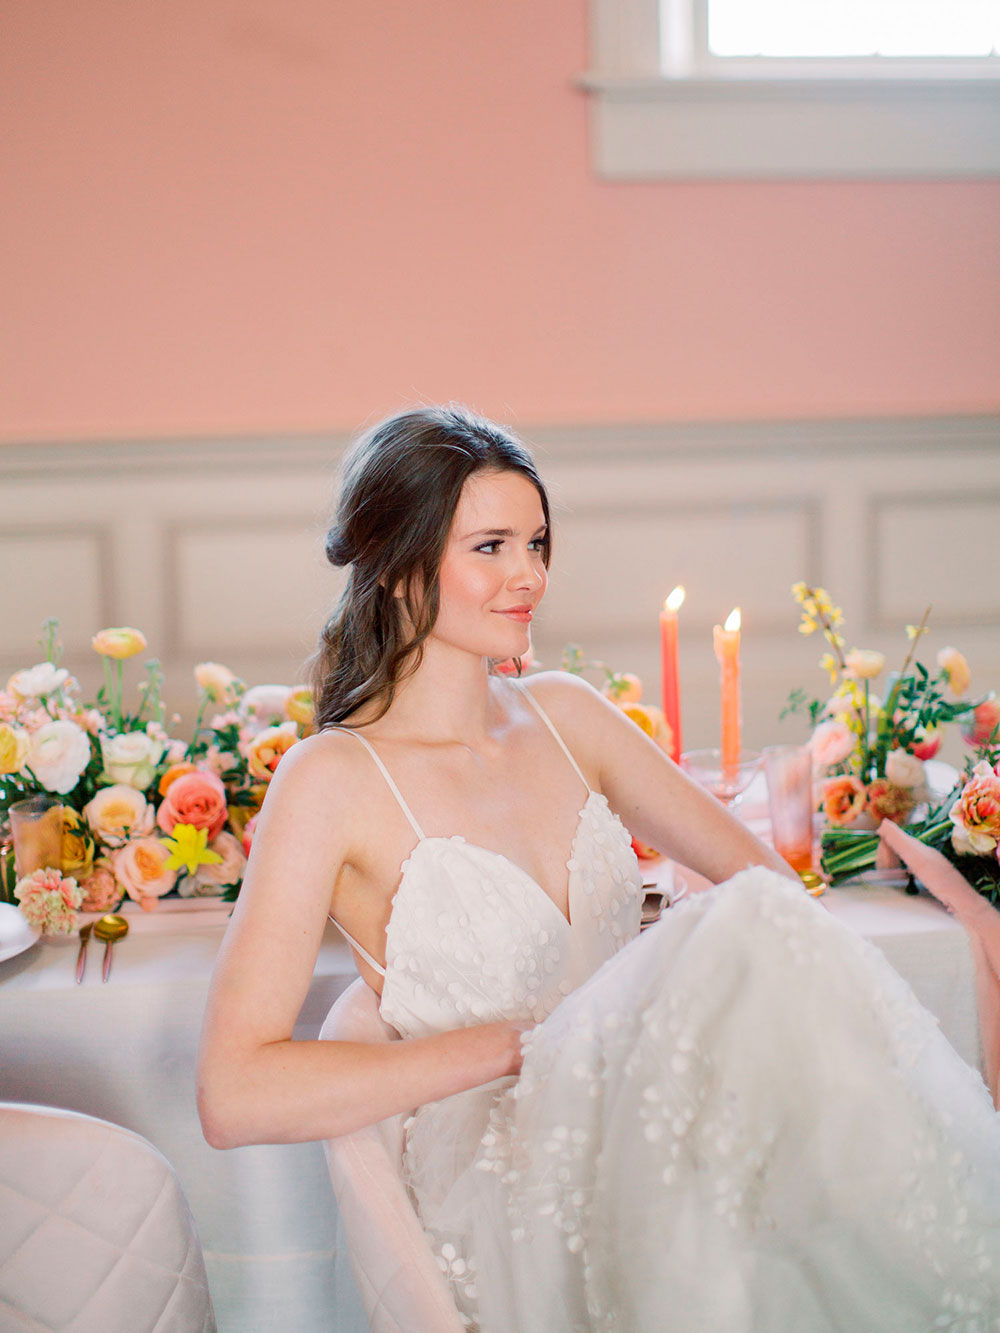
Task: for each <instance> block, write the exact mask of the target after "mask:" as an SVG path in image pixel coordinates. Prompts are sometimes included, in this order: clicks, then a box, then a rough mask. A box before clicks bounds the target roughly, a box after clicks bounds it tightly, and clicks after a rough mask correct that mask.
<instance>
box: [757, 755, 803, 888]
mask: <svg viewBox="0 0 1000 1333" xmlns="http://www.w3.org/2000/svg"><path fill="white" fill-rule="evenodd" d="M764 772H765V774H766V775H767V803H768V807H769V808H770V812H771V837H772V840H773V842H774V850H775V851H776V852H777V853H778V855H779V856H783V857H784V858H785V860H786V861H787V862H788V864H789V865H790V866H791V867H792V869H793V870H797V871H799V872H800V873H801V872H802V871H804V870H811V869H812V864H813V787H812V752H811V750H810V749H809V746H808V745H771V746H768V747H767V749H765V751H764Z"/></svg>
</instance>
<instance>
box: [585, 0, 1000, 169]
mask: <svg viewBox="0 0 1000 1333" xmlns="http://www.w3.org/2000/svg"><path fill="white" fill-rule="evenodd" d="M706 5H707V0H663V3H661V0H590V69H589V71H588V72H587V73H585V74H584V75H582V76H581V78H580V79H579V86H580V87H581V88H583V89H584V91H585V92H586V93H587V95H588V97H589V101H590V117H591V156H592V161H593V165H594V167H595V169H596V171H597V173H598V175H600V176H601V177H602V178H604V179H608V180H653V179H824V178H861V179H864V178H876V179H892V178H897V179H899V178H927V177H934V178H944V179H967V178H975V177H996V176H1000V60H998V59H997V58H996V57H992V58H976V57H955V58H947V59H940V58H926V59H925V58H911V57H885V56H881V57H880V56H870V57H859V58H851V59H849V60H848V59H845V60H844V61H843V62H841V61H839V60H838V61H837V62H836V63H833V62H831V61H828V60H822V59H790V58H786V57H769V56H768V57H760V56H758V57H749V58H736V57H711V56H709V57H708V58H707V59H706V58H705V55H704V51H705V49H706V48H707V41H706V40H705V37H706V32H705V28H706V23H707V17H706V16H707V7H706ZM698 25H700V28H699V27H698ZM699 35H700V39H701V40H700V42H699V40H698V38H699ZM699 52H701V53H702V54H699ZM887 62H891V63H887Z"/></svg>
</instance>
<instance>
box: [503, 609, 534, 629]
mask: <svg viewBox="0 0 1000 1333" xmlns="http://www.w3.org/2000/svg"><path fill="white" fill-rule="evenodd" d="M496 614H497V615H498V616H506V617H507V619H508V620H518V621H520V622H521V623H522V624H524V625H527V624H528V623H529V622H530V620H531V617H532V616H533V615H534V612H533V611H532V609H531V607H530V606H512V607H511V608H510V609H509V610H507V611H498V612H497V613H496Z"/></svg>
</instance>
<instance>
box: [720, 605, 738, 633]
mask: <svg viewBox="0 0 1000 1333" xmlns="http://www.w3.org/2000/svg"><path fill="white" fill-rule="evenodd" d="M740 623H741V619H740V608H739V607H738V606H734V607H733V609H732V610H731V611H730V613H729V615H728V616H726V623H725V624H724V625H723V627H722V628H723V629H724V630H727V631H728V632H730V633H731V632H732V631H733V630H734V629H739V627H740Z"/></svg>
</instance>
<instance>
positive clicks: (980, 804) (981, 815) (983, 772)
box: [950, 761, 1000, 856]
mask: <svg viewBox="0 0 1000 1333" xmlns="http://www.w3.org/2000/svg"><path fill="white" fill-rule="evenodd" d="M950 818H951V822H952V823H953V824H954V825H955V828H954V830H953V831H952V843H953V844H954V846H955V849H956V851H959V852H972V853H975V854H976V855H978V856H983V855H986V854H988V853H990V852H992V851H994V850H995V849H996V847H997V844H998V843H1000V777H998V776H997V775H996V773H995V772H994V771H993V769H992V768H991V767H990V765H989V764H987V763H986V762H985V761H983V762H982V763H979V764H977V765H976V766H975V768H974V769H973V770H972V777H971V779H970V780H969V781H968V782H967V783H966V784H965V786H964V787H963V789H962V794H961V796H959V798H958V800H957V801H956V802H955V804H954V806H953V807H952V810H951V815H950Z"/></svg>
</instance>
